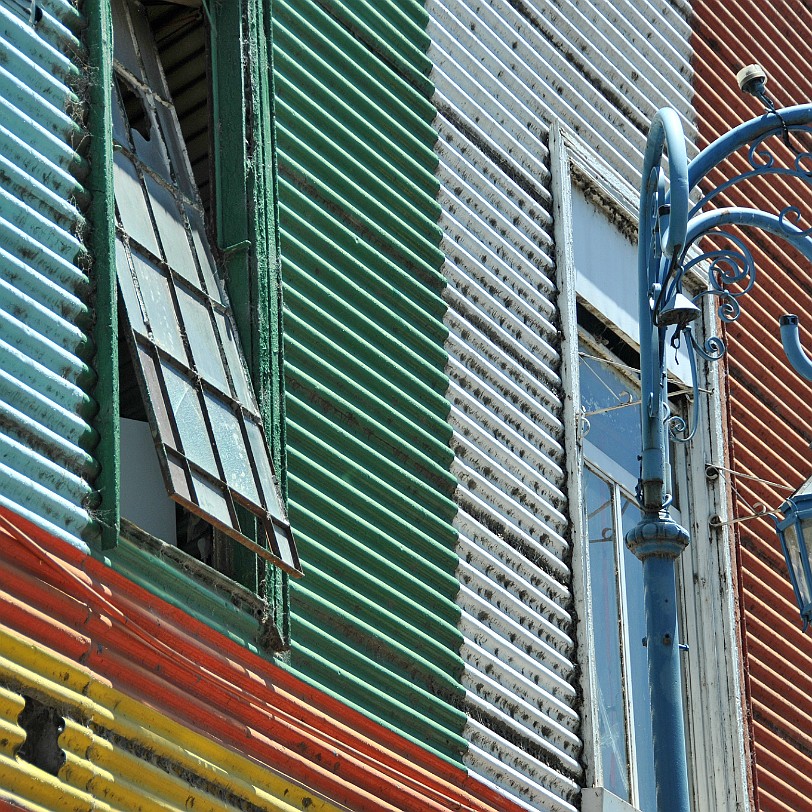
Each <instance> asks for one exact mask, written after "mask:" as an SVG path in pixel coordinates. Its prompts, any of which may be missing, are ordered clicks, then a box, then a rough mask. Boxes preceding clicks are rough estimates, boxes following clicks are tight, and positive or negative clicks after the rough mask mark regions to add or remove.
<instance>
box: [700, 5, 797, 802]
mask: <svg viewBox="0 0 812 812" xmlns="http://www.w3.org/2000/svg"><path fill="white" fill-rule="evenodd" d="M694 10H695V13H696V17H695V23H694V24H695V34H694V38H693V45H694V68H695V90H696V95H695V106H696V110H697V114H698V122H699V132H700V139H701V142H702V143H701V145H702V146H704V145H705V144H707V143H709V142H710V141H712V140H713V139H714V138H716V137H717V136H719V135H721V134H722V133H724V132H726V131H727V130H729V129H730V128H731V127H732V126H735V125H736V124H738V123H739V122H741V121H744V120H746V119H749V118H751V117H753V116H754V115H758V114H759V113H760V112H761V110H760V105H759V104H758V103H756V102H755V101H754V100H753V99H752V98H748V97H744V96H742V95H741V94H740V93H739V91H738V87H737V86H736V81H735V72H736V71H737V70H738V69H740V68H741V67H743V66H744V65H746V64H749V63H752V62H759V63H761V64H762V65H763V66H764V67H765V68H766V70H767V72H768V74H769V75H770V83H769V85H768V90H769V91H770V93H771V94H772V95H773V97H774V98H775V100H776V103H777V104H778V106H779V107H781V106H785V105H790V104H796V103H802V102H806V101H808V100H809V99H810V98H812V77H810V75H809V72H808V71H807V70H806V66H807V65H808V64H809V62H810V58H812V47H811V46H810V38H809V32H810V30H812V13H810V10H809V9H808V8H806V7H804V5H803V4H793V3H788V2H775V3H772V4H770V5H768V6H760V5H759V4H755V3H747V4H743V3H741V2H739V3H736V2H722V0H704V1H701V2H696V3H694ZM735 166H736V167H737V168H738V169H739V170H742V169H744V168H745V166H746V164H745V163H744V160H743V159H742V158H739V159H737V161H736V162H735ZM728 174H729V167H722V168H720V169H719V170H718V171H716V172H714V173H713V175H712V176H711V182H713V183H718V182H720V181H722V180H723V179H724V178H725V177H726V176H727V175H728ZM797 191H798V190H797V189H795V191H793V190H792V189H791V188H790V185H789V184H788V182H786V181H785V180H784V179H781V178H777V177H775V176H773V177H772V178H770V180H769V181H768V182H767V183H757V184H755V186H754V187H753V188H751V189H748V191H747V194H746V196H745V195H744V194H742V193H741V192H738V193H733V194H729V195H726V196H725V199H724V200H720V205H745V206H751V207H758V208H762V209H765V210H767V211H773V212H777V211H780V210H781V209H783V208H784V207H785V206H787V205H789V204H790V203H793V204H798V205H800V206H801V207H802V210H803V211H804V217H805V218H807V220H806V225H808V218H809V214H810V212H812V195H810V194H809V191H808V190H802V198H801V199H799V198H798V196H797V194H796V192H797ZM754 256H755V259H756V262H757V265H758V268H759V271H758V278H757V282H756V286H755V289H754V290H753V292H752V293H751V294H749V295H748V296H747V297H745V298H744V299H743V300H742V301H741V304H742V310H743V312H742V316H741V319H740V321H739V323H738V324H735V325H732V326H730V328H729V329H728V330H727V336H728V345H729V356H728V375H729V378H728V391H729V406H730V423H729V429H730V440H731V467H732V468H734V469H735V470H737V471H740V472H742V473H746V474H749V475H752V476H754V477H759V478H762V479H764V480H768V481H769V482H778V483H786V484H788V485H789V486H791V487H793V488H794V487H797V486H798V485H799V484H800V483H801V482H803V481H804V480H805V479H806V478H807V477H808V476H809V474H810V473H812V460H810V453H809V441H810V439H812V436H811V435H810V426H812V407H811V406H810V398H809V390H808V385H806V384H801V385H799V382H798V379H797V377H796V376H795V374H794V373H793V372H792V371H791V370H790V369H789V367H788V365H787V363H786V361H785V358H784V355H783V352H782V350H781V346H780V340H779V337H778V329H777V321H778V317H779V316H780V315H782V314H783V313H787V312H795V313H799V314H801V315H802V316H803V314H807V313H809V312H811V311H812V307H811V306H810V305H812V302H811V301H810V297H809V290H810V281H812V280H811V279H810V274H809V271H808V267H807V263H800V262H799V261H798V257H796V256H794V255H790V253H788V252H787V250H786V246H785V245H783V243H782V241H780V240H772V239H770V240H760V241H759V243H758V246H757V250H756V251H755V252H754ZM804 327H805V328H806V329H808V327H809V325H808V324H807V325H804ZM733 487H734V504H735V508H736V511H737V513H738V514H739V515H746V514H748V513H750V512H752V510H751V506H753V505H755V504H757V503H762V504H764V505H765V506H766V507H768V508H770V509H775V508H777V507H778V506H779V505H780V503H781V502H782V500H783V498H785V497H786V496H787V495H789V492H788V491H787V490H783V489H781V488H776V487H774V486H772V485H769V484H767V483H763V482H759V481H758V480H753V479H744V478H741V477H734V478H733ZM736 527H737V531H738V542H739V545H740V561H741V568H742V571H741V577H740V589H741V596H740V597H741V606H742V611H743V618H742V620H743V628H744V635H743V646H744V649H745V669H746V671H747V673H748V675H749V694H750V697H751V707H750V708H749V709H748V710H749V712H750V713H751V714H752V716H751V718H752V739H753V741H752V745H753V746H752V760H753V765H754V769H753V778H754V784H755V786H756V794H755V802H756V803H755V806H756V808H757V809H759V810H764V811H765V812H766V810H769V811H770V812H790V810H792V812H809V810H812V784H811V783H810V781H809V779H808V776H809V775H810V773H812V747H811V746H810V745H811V744H812V739H811V738H810V736H809V731H810V730H812V700H810V698H809V697H810V692H812V679H810V670H811V669H810V663H812V641H810V639H809V637H805V636H803V635H802V634H801V631H800V621H799V618H798V612H797V608H796V606H795V602H794V599H793V597H792V592H791V589H790V587H789V584H788V582H787V576H786V567H785V565H784V561H783V556H782V554H781V551H780V549H779V546H778V542H777V539H776V536H775V532H774V530H773V528H772V525H771V523H770V522H767V521H764V520H761V521H754V522H746V523H742V524H740V525H737V526H736Z"/></svg>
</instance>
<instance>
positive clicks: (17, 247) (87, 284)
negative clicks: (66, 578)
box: [0, 2, 99, 547]
mask: <svg viewBox="0 0 812 812" xmlns="http://www.w3.org/2000/svg"><path fill="white" fill-rule="evenodd" d="M37 9H38V10H39V17H38V19H37V20H31V19H29V15H28V14H27V13H26V14H23V13H22V11H21V8H20V7H18V6H15V5H13V4H2V5H0V121H2V125H0V154H2V157H1V158H0V181H2V184H0V242H2V248H0V268H2V273H0V368H2V373H0V426H2V432H0V504H2V505H5V506H6V507H11V508H13V509H15V510H17V511H19V512H22V513H24V514H25V515H26V516H29V517H30V518H31V519H32V520H34V521H37V522H38V523H39V524H40V525H41V526H43V527H47V528H48V529H49V530H51V531H52V532H53V533H56V534H57V535H59V536H60V537H61V538H64V539H67V540H69V541H71V543H73V544H76V545H77V546H80V547H84V545H85V542H86V541H87V540H90V539H93V538H95V537H96V536H97V535H98V527H97V525H96V523H95V522H94V520H93V519H92V517H91V514H90V512H89V508H91V507H94V506H95V505H96V504H97V500H96V494H95V492H94V490H93V486H92V483H93V481H94V480H95V478H96V476H97V474H98V472H99V465H98V463H97V461H96V460H95V459H94V458H93V456H92V452H93V449H94V448H95V446H96V444H97V442H98V436H97V434H96V432H95V431H94V430H93V429H92V428H91V425H90V421H91V420H92V419H93V417H94V415H95V413H96V411H97V406H96V404H95V403H94V401H93V400H92V399H91V398H90V397H89V396H88V394H87V393H88V391H89V389H90V387H91V386H92V384H93V382H94V380H95V375H94V373H93V371H92V369H91V364H92V360H93V356H94V352H95V350H94V347H93V343H92V341H90V339H89V338H88V335H87V332H86V331H87V330H88V329H89V328H90V326H91V324H92V314H91V312H90V310H89V309H88V302H89V300H90V297H91V290H92V284H91V280H90V278H89V276H88V271H89V266H90V262H89V255H88V252H87V249H86V248H85V245H84V243H83V238H84V233H85V230H86V222H85V217H84V214H83V212H82V210H81V206H84V205H86V204H87V202H88V194H87V190H86V189H85V188H84V186H83V181H84V179H85V178H86V177H87V169H88V167H87V163H86V161H85V160H84V158H83V157H82V155H80V154H79V153H78V152H77V148H80V145H84V144H86V141H87V139H86V132H85V130H84V128H83V126H82V124H80V123H77V121H81V118H82V114H83V109H84V94H85V88H84V86H83V83H84V82H85V80H86V77H85V76H84V74H83V72H82V69H81V67H80V63H81V61H82V60H83V59H84V58H85V56H84V50H83V47H82V45H81V44H80V43H79V41H78V40H77V39H76V36H75V35H74V33H72V31H71V29H74V30H77V29H78V28H79V27H81V24H82V20H81V19H80V18H79V16H78V14H77V12H76V11H75V9H73V8H72V7H71V6H70V5H68V4H66V3H60V2H53V3H51V2H46V3H43V4H42V5H38V6H37Z"/></svg>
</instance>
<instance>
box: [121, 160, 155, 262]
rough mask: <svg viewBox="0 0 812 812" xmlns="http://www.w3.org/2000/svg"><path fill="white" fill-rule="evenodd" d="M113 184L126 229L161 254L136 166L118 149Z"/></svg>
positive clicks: (134, 237)
mask: <svg viewBox="0 0 812 812" xmlns="http://www.w3.org/2000/svg"><path fill="white" fill-rule="evenodd" d="M113 186H114V188H115V193H116V206H117V207H118V213H119V216H120V217H121V224H122V226H124V230H125V231H126V232H127V234H129V235H130V236H131V237H132V238H133V239H134V240H137V241H138V242H139V243H141V245H143V246H144V248H146V249H147V250H148V251H151V252H152V253H153V254H155V256H159V251H158V241H157V240H156V239H155V234H154V233H153V231H152V219H151V218H150V216H149V209H147V203H146V200H145V199H144V191H143V189H142V188H141V182H140V181H139V180H138V174H137V173H136V171H135V166H133V162H132V161H131V160H130V159H129V158H127V157H125V156H124V155H122V154H121V153H120V152H118V151H116V152H114V153H113Z"/></svg>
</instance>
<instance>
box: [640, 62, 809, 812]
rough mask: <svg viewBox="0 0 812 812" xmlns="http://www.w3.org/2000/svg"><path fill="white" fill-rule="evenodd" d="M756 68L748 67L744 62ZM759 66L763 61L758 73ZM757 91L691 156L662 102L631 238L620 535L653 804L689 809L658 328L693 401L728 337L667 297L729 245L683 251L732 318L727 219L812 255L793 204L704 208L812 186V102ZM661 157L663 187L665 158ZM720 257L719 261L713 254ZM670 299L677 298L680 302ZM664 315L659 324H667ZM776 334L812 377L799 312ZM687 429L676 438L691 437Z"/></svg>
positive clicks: (744, 272) (731, 237) (742, 271)
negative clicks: (716, 175)
mask: <svg viewBox="0 0 812 812" xmlns="http://www.w3.org/2000/svg"><path fill="white" fill-rule="evenodd" d="M751 67H753V66H751ZM762 74H763V70H761V69H760V68H759V69H758V71H756V75H757V76H760V75H762ZM743 90H745V91H746V92H753V93H754V95H756V96H757V97H758V98H760V99H762V101H764V102H765V104H767V103H768V108H769V109H768V111H767V112H766V113H765V115H763V116H761V117H759V118H756V119H753V120H752V121H749V122H746V123H744V124H742V125H740V126H738V127H736V128H735V129H733V130H731V131H730V132H728V133H727V134H725V135H723V136H722V137H720V138H719V139H717V140H716V141H714V142H713V143H712V144H710V145H709V146H708V147H706V148H705V149H704V150H703V151H702V152H701V153H700V154H699V155H698V156H697V157H696V158H695V159H694V160H693V161H692V162H691V164H690V166H689V165H688V161H687V156H686V150H685V136H684V134H683V131H682V125H681V123H680V120H679V117H678V116H677V114H676V113H675V112H674V111H673V110H671V109H663V110H660V111H659V112H658V113H657V114H656V115H655V116H654V119H653V120H652V123H651V130H650V132H649V137H648V141H647V144H646V154H645V159H644V163H643V177H642V187H641V190H640V225H639V229H640V231H639V241H638V289H639V318H640V388H641V457H640V482H639V486H638V493H637V498H638V502H639V505H640V512H641V518H640V521H639V522H638V524H637V525H636V526H635V527H633V528H632V529H631V530H630V531H629V532H628V533H627V534H626V544H627V545H628V547H629V549H630V550H631V551H632V552H633V553H634V554H635V555H636V556H637V557H638V558H639V559H640V560H641V561H642V562H643V590H644V605H645V613H646V634H647V638H646V645H647V657H648V676H649V686H650V689H651V712H652V722H651V724H652V736H653V746H654V773H655V782H656V795H657V810H658V812H689V810H690V801H689V792H688V768H687V758H686V751H685V730H684V723H683V710H682V680H681V677H680V646H679V640H678V628H677V589H676V575H675V567H676V562H677V559H678V558H679V557H680V555H681V554H682V552H683V550H684V549H685V548H686V547H687V546H688V543H689V542H690V537H689V535H688V531H687V530H685V529H684V528H683V527H680V525H678V524H677V523H676V522H675V521H674V520H673V519H672V518H671V516H670V515H669V503H670V496H669V493H668V492H669V489H670V482H669V480H670V473H669V472H670V468H669V461H668V453H669V452H668V427H667V421H668V418H669V412H668V390H667V379H666V374H667V370H666V358H665V331H666V328H667V323H668V322H669V321H670V323H672V324H676V325H678V329H680V330H684V331H685V336H686V338H687V340H688V342H689V345H690V346H689V347H688V349H689V352H690V353H692V374H693V376H694V381H693V384H694V398H695V399H696V398H698V391H697V388H696V387H697V384H696V377H695V365H694V363H693V353H696V354H699V355H701V356H702V357H703V358H704V359H705V360H706V361H708V362H712V361H718V360H720V359H721V358H722V357H723V356H724V355H725V352H726V346H725V342H724V340H723V339H721V338H719V337H718V336H716V335H711V337H710V338H709V339H707V340H706V341H705V342H704V344H703V345H700V344H697V342H696V341H695V340H694V339H693V335H692V334H691V331H690V329H687V328H688V323H689V321H690V320H691V319H693V318H695V317H696V315H698V313H699V310H698V309H697V308H694V311H693V312H691V311H690V309H689V308H686V307H685V305H684V303H683V304H680V305H679V307H677V306H676V304H675V305H673V306H671V308H669V307H668V306H667V301H668V297H669V296H670V295H671V294H672V293H674V292H675V291H676V292H679V290H680V288H681V284H682V274H683V273H684V270H685V266H683V261H684V258H685V256H686V253H687V250H688V248H689V247H690V246H692V245H694V244H697V243H699V242H700V241H701V240H702V238H703V237H704V236H705V235H706V234H709V233H712V234H713V235H714V236H715V237H716V240H717V243H718V242H719V240H722V241H724V240H725V239H726V240H727V241H728V247H726V248H724V247H723V248H719V247H716V248H714V247H712V248H711V249H710V250H709V251H708V253H704V254H701V255H700V256H698V257H697V258H694V259H692V260H690V262H689V263H688V266H687V267H697V263H699V262H702V261H707V262H708V264H709V267H710V271H709V273H708V282H709V284H708V288H707V289H706V290H705V291H702V292H700V293H699V294H698V295H697V296H696V297H695V299H694V304H695V302H696V301H697V300H698V299H699V298H700V297H702V296H705V295H712V296H715V297H717V298H718V300H719V302H720V307H719V309H718V310H717V314H718V316H719V318H720V319H721V320H722V321H728V322H731V321H735V320H736V319H737V318H738V315H739V312H740V310H739V305H738V298H739V297H741V296H742V295H743V294H745V293H747V292H748V291H749V290H750V289H751V288H752V286H753V284H754V282H755V272H756V270H755V262H754V260H753V257H752V255H751V253H750V252H749V251H748V250H747V249H746V248H745V247H744V244H743V243H742V241H741V239H740V238H739V237H738V236H736V235H735V234H733V233H730V232H728V231H725V227H726V226H737V227H739V228H743V229H744V228H756V229H758V230H760V231H762V232H766V233H768V234H771V235H773V236H777V237H781V238H783V239H784V240H786V241H787V242H788V243H790V244H791V245H792V246H793V247H794V248H796V249H797V250H798V251H800V252H801V253H802V254H803V255H805V256H806V258H807V259H809V260H810V261H812V229H804V228H803V227H800V226H799V225H798V223H797V221H798V220H799V218H800V209H799V208H798V207H796V206H786V207H784V208H783V209H782V210H780V211H778V212H776V213H769V212H764V211H760V210H756V209H746V208H737V207H733V208H716V209H714V210H713V211H708V212H703V211H702V209H703V206H705V204H708V203H711V202H713V201H714V200H715V199H716V196H717V194H719V193H721V192H724V191H725V190H727V189H729V188H731V187H732V186H734V185H736V184H738V183H740V182H741V183H746V182H749V181H750V180H751V179H752V178H754V177H756V176H760V175H762V176H763V175H781V176H783V177H784V178H787V177H794V178H795V179H796V180H797V181H800V182H801V183H802V184H803V188H805V189H807V190H808V189H809V187H810V186H812V173H810V172H809V171H808V167H807V163H806V162H805V161H803V160H801V158H805V157H806V156H807V155H808V153H807V152H806V151H802V150H801V149H800V148H799V147H798V146H797V145H796V144H795V143H794V142H793V140H792V135H793V134H794V133H797V132H803V133H804V134H806V135H809V133H810V132H812V105H809V104H806V105H800V106H798V107H791V108H787V109H784V110H775V108H774V107H773V106H772V102H769V99H767V98H766V95H765V94H764V92H763V82H762V83H761V84H760V85H758V87H755V90H748V89H747V87H744V86H743ZM773 138H777V139H780V141H781V147H780V148H781V150H783V151H784V152H787V151H789V152H790V154H792V153H794V156H795V157H794V158H791V160H790V163H789V165H782V164H781V162H780V161H779V160H778V155H779V153H777V152H775V151H774V150H773V149H772V148H771V147H770V145H769V143H768V141H769V139H773ZM740 149H747V154H746V159H747V162H748V163H749V167H748V169H746V170H745V171H743V172H742V173H741V174H739V175H734V176H733V177H732V178H729V179H728V180H727V181H725V182H724V183H722V184H720V185H719V186H716V187H714V188H713V189H711V190H710V191H708V192H705V193H704V194H700V195H699V202H698V203H697V204H696V205H695V206H694V208H693V210H692V211H691V216H690V220H689V205H688V202H689V201H688V195H689V191H690V190H692V189H694V190H698V187H699V184H700V182H701V181H702V180H703V179H704V178H706V176H707V174H708V173H709V172H710V171H711V170H713V169H714V168H716V167H717V166H718V165H719V164H720V163H721V162H723V161H725V160H726V159H727V158H728V157H729V156H731V155H732V154H734V153H736V152H737V151H738V150H740ZM666 154H667V157H668V176H667V177H668V191H667V192H666V178H665V175H664V174H663V170H662V167H661V163H662V159H663V156H664V155H666ZM720 261H721V265H718V264H716V263H718V262H720ZM675 301H676V300H675ZM664 322H666V323H664ZM781 331H782V338H783V341H784V346H785V350H786V352H787V355H788V357H789V359H790V361H791V362H792V363H793V365H794V366H795V367H796V369H798V370H799V371H800V374H801V375H803V376H804V377H808V378H809V379H810V380H812V360H810V359H809V357H808V356H807V355H806V354H805V353H804V352H803V350H802V348H801V347H800V343H799V340H798V335H797V319H796V317H794V316H785V317H783V318H782V320H781ZM692 436H693V431H691V432H690V433H689V434H687V436H683V437H676V438H675V439H680V440H681V441H682V442H687V441H688V440H689V439H690V438H691V437H692Z"/></svg>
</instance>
